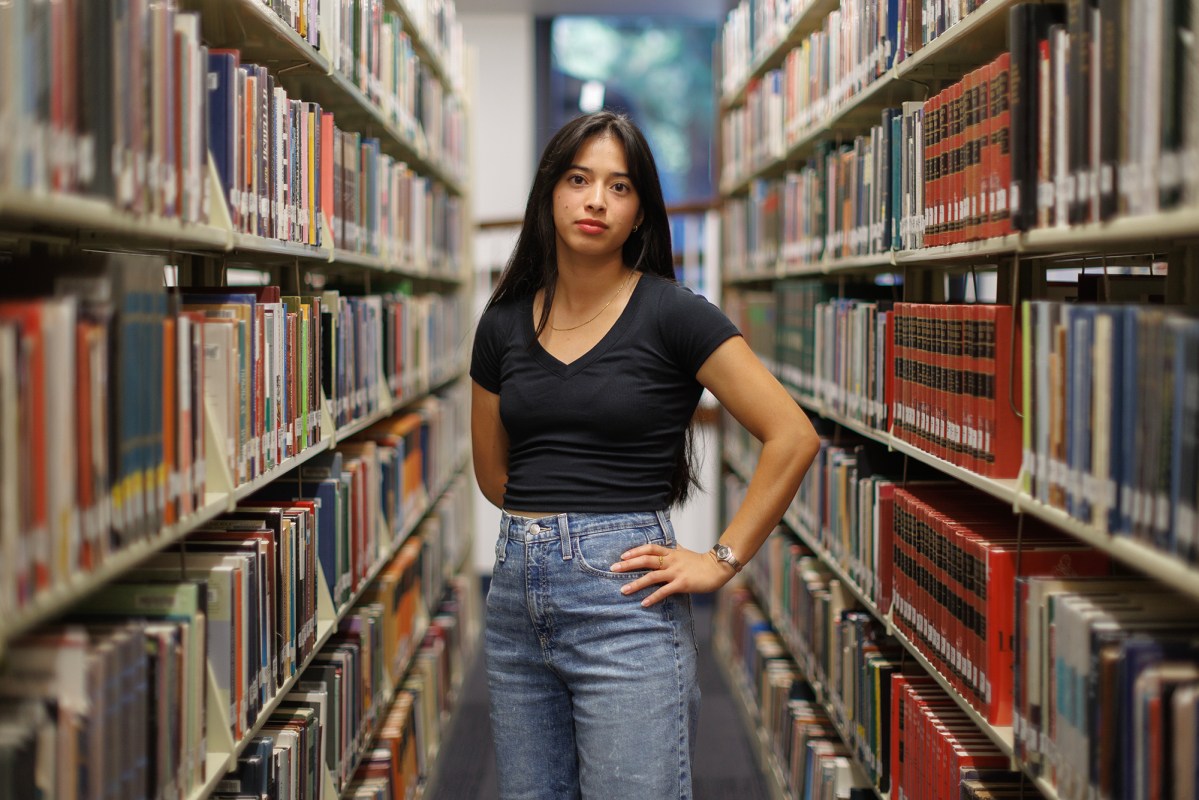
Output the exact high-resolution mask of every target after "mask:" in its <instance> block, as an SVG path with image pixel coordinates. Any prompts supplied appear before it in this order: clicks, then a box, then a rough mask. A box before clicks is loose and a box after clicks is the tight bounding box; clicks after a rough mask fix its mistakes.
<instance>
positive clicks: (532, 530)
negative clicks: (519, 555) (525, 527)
mask: <svg viewBox="0 0 1199 800" xmlns="http://www.w3.org/2000/svg"><path fill="white" fill-rule="evenodd" d="M529 533H531V534H533V535H534V536H536V535H537V534H539V533H541V526H540V525H538V524H537V523H536V522H534V523H533V524H532V525H530V526H529Z"/></svg>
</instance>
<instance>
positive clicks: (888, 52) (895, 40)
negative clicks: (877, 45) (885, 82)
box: [883, 0, 900, 69]
mask: <svg viewBox="0 0 1199 800" xmlns="http://www.w3.org/2000/svg"><path fill="white" fill-rule="evenodd" d="M899 29H900V21H899V0H887V19H886V27H885V28H884V31H885V33H884V36H885V37H886V38H885V39H884V40H883V48H884V50H883V58H884V59H885V65H886V68H887V69H891V67H893V66H894V65H895V55H896V53H898V52H899V47H900V41H899Z"/></svg>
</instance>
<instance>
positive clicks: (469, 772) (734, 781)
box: [428, 598, 769, 800]
mask: <svg viewBox="0 0 1199 800" xmlns="http://www.w3.org/2000/svg"><path fill="white" fill-rule="evenodd" d="M694 607H695V633H696V637H697V639H698V644H699V652H700V662H699V670H700V673H699V679H700V689H701V691H702V692H703V706H702V709H701V711H700V719H699V741H698V742H697V743H696V758H695V764H694V765H693V768H692V769H693V772H694V786H695V800H766V799H767V798H768V797H769V793H768V791H767V789H766V782H765V779H764V778H763V777H762V775H761V773H760V772H759V771H758V765H757V762H756V761H755V760H754V755H753V750H752V749H751V748H752V745H751V744H750V741H749V739H748V737H747V735H746V731H745V728H744V727H743V726H742V724H741V718H740V716H739V715H738V712H737V707H736V706H735V705H734V703H735V702H736V701H735V700H734V699H733V696H732V695H731V694H730V693H729V688H728V686H727V685H725V682H724V678H723V676H722V675H721V674H720V669H719V667H717V665H716V661H715V654H714V653H713V651H712V646H711V630H712V604H711V600H710V598H697V599H696V603H695V606H694ZM438 770H439V772H438V775H437V777H436V779H435V780H434V781H433V783H432V787H433V793H432V794H431V795H430V796H429V798H428V800H494V799H495V798H498V797H499V790H498V789H497V786H496V776H495V754H494V752H493V751H492V746H491V723H490V721H489V718H488V711H487V678H486V676H485V674H484V670H483V658H482V655H481V654H480V656H479V657H477V658H476V659H475V663H474V665H473V666H472V667H471V670H470V673H469V674H468V675H467V677H466V681H465V683H464V685H463V688H462V697H461V700H460V704H459V707H458V711H457V713H456V714H455V716H454V721H453V723H452V724H451V726H450V731H449V734H448V736H447V737H446V740H445V741H444V742H443V743H442V751H441V757H440V758H439V759H438ZM646 800H653V798H647V799H646Z"/></svg>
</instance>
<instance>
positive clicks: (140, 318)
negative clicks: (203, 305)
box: [0, 255, 208, 610]
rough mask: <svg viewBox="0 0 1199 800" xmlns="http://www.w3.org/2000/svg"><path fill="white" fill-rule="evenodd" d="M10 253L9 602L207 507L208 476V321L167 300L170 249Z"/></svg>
mask: <svg viewBox="0 0 1199 800" xmlns="http://www.w3.org/2000/svg"><path fill="white" fill-rule="evenodd" d="M14 264H15V265H16V269H15V270H14V272H13V282H12V283H10V295H9V297H8V299H6V300H4V301H3V302H2V303H0V320H2V321H0V376H3V378H0V380H2V386H3V391H2V392H0V426H2V427H0V431H2V434H0V438H2V442H3V444H2V446H0V453H3V455H2V456H0V478H2V480H3V484H2V485H3V489H2V491H3V492H4V499H5V502H4V503H3V511H0V515H3V520H4V524H3V525H2V526H0V548H2V549H3V553H4V557H3V558H2V559H0V608H4V609H6V610H12V609H15V608H18V607H20V606H22V605H24V604H27V603H29V602H30V601H31V600H32V599H33V597H34V596H35V595H36V594H38V593H41V592H44V591H47V590H49V589H50V588H51V587H52V586H54V585H57V584H61V583H63V582H66V581H67V580H68V579H69V578H70V577H71V575H72V574H73V573H74V572H75V571H76V570H85V571H86V570H90V569H94V568H95V567H96V566H98V565H99V564H100V563H101V562H102V561H103V560H104V559H105V558H106V557H107V556H108V555H110V554H111V553H112V552H113V551H114V550H116V549H117V548H120V547H123V546H126V545H128V544H130V543H132V542H134V541H137V540H140V539H143V538H145V537H146V536H149V535H150V534H151V533H153V532H155V531H158V530H159V529H160V528H161V527H162V526H163V525H164V524H170V523H171V522H173V521H175V520H176V519H178V518H179V517H180V516H181V515H184V514H187V513H189V512H191V511H194V510H195V509H197V508H199V507H201V506H202V505H203V504H204V501H205V492H206V489H207V488H208V486H207V470H206V468H205V455H206V447H205V443H206V439H207V427H208V423H207V420H206V418H205V415H204V413H203V409H204V402H205V397H206V394H207V388H208V387H207V386H206V384H205V381H204V378H203V376H204V374H205V373H204V361H205V358H206V354H205V351H204V342H205V339H204V330H205V327H206V320H205V318H204V316H203V315H202V314H200V313H193V312H183V311H180V310H178V306H177V304H176V305H175V309H174V310H173V311H168V297H167V295H166V293H165V292H164V291H163V289H162V286H161V283H162V280H161V269H162V262H161V260H160V259H155V258H154V257H150V256H132V255H130V256H116V255H112V256H79V257H78V258H74V259H72V260H71V262H70V264H66V265H63V269H62V270H61V271H59V272H57V273H56V271H55V270H52V269H48V267H50V266H51V264H49V263H47V262H45V261H39V262H38V263H36V264H34V263H23V262H14ZM175 299H176V300H177V298H175Z"/></svg>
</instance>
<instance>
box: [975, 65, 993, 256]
mask: <svg viewBox="0 0 1199 800" xmlns="http://www.w3.org/2000/svg"><path fill="white" fill-rule="evenodd" d="M994 72H995V65H994V62H992V63H990V64H987V65H986V66H985V67H980V68H979V70H978V86H977V88H976V89H975V103H974V118H975V119H974V121H975V125H976V127H975V132H974V136H973V137H972V139H971V141H972V142H973V148H974V149H973V151H972V156H973V161H972V165H973V168H974V181H973V187H974V192H973V197H974V208H973V213H972V214H971V223H970V224H971V231H972V234H971V236H970V238H971V239H986V238H987V236H988V234H989V228H988V225H987V223H988V221H989V220H990V216H991V207H990V202H989V200H990V195H991V193H990V191H989V187H990V177H991V176H990V165H989V163H988V157H989V155H990V150H991V147H990V135H991V87H992V78H993V76H994Z"/></svg>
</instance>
